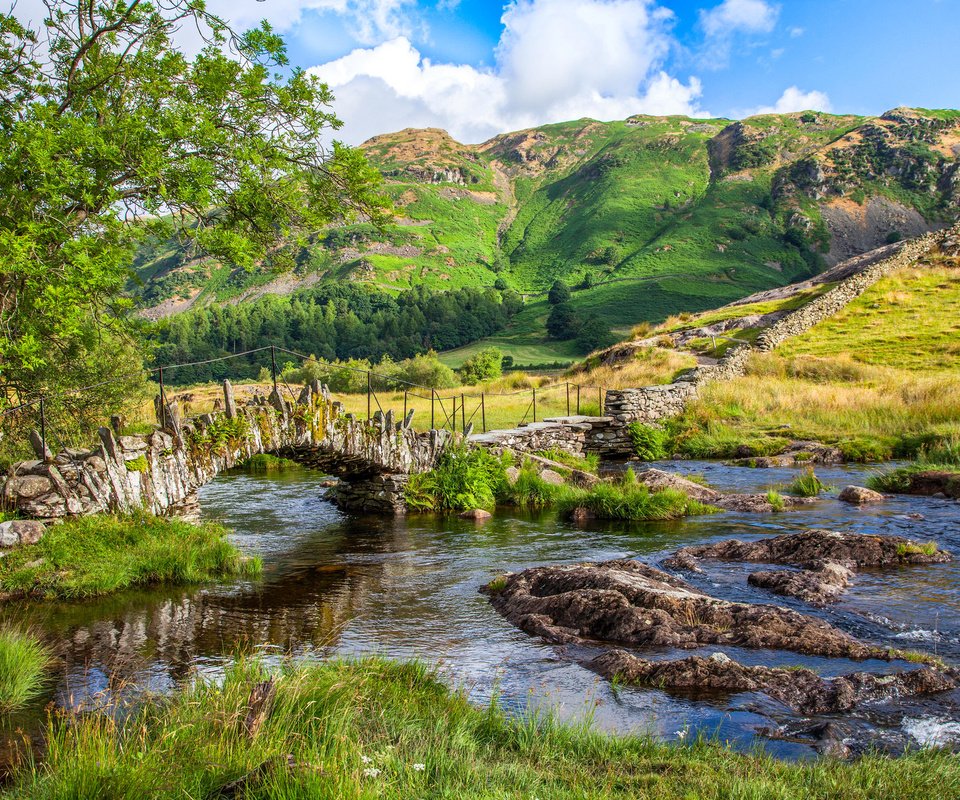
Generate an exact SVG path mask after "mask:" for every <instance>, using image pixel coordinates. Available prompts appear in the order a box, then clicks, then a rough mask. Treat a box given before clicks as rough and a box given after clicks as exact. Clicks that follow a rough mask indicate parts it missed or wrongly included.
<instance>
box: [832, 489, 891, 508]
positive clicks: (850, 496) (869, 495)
mask: <svg viewBox="0 0 960 800" xmlns="http://www.w3.org/2000/svg"><path fill="white" fill-rule="evenodd" d="M837 499H838V500H839V501H841V502H842V503H851V504H853V505H855V506H863V505H866V504H867V503H882V502H883V495H882V494H880V492H875V491H873V489H867V488H865V487H863V486H847V487H845V488H844V490H843V491H842V492H840V494H839V496H838V497H837Z"/></svg>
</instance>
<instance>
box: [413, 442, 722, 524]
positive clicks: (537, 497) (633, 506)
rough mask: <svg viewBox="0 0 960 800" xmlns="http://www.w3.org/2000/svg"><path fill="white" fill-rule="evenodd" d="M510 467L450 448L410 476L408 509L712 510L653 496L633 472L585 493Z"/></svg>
mask: <svg viewBox="0 0 960 800" xmlns="http://www.w3.org/2000/svg"><path fill="white" fill-rule="evenodd" d="M507 466H508V460H507V459H506V458H503V459H498V458H496V457H494V456H492V455H491V454H490V453H489V452H487V451H486V450H483V449H481V448H469V449H468V448H466V447H465V446H459V447H451V448H448V449H447V450H446V451H444V453H443V455H442V456H441V458H440V461H439V462H438V463H437V466H436V467H435V468H434V469H433V470H431V471H430V472H426V473H422V474H419V475H411V476H410V481H409V483H408V484H407V487H406V490H405V499H406V501H407V506H408V508H410V509H411V510H412V511H438V512H457V511H469V510H470V509H474V508H493V507H494V506H495V505H503V506H512V507H515V508H556V509H558V510H560V511H561V512H571V511H573V510H574V509H577V508H583V509H587V510H589V511H590V512H591V513H592V514H593V515H594V516H596V517H598V518H600V519H615V520H632V521H648V520H671V519H679V518H681V517H684V516H689V515H693V514H707V513H710V512H711V511H713V508H712V507H710V506H707V505H705V504H703V503H699V502H697V501H695V500H692V499H691V498H689V497H687V496H686V495H685V494H683V492H679V491H675V490H671V489H666V490H664V491H659V492H651V491H650V490H649V489H648V488H647V487H646V486H644V485H642V484H639V483H637V482H636V479H635V478H634V476H633V473H632V472H629V471H628V473H627V476H626V477H625V478H624V479H623V480H622V481H617V482H614V481H601V482H600V483H598V484H596V485H595V486H593V487H592V488H590V489H584V488H581V487H578V486H573V485H571V484H567V483H564V484H560V485H556V484H553V483H549V482H547V481H545V480H544V479H543V478H542V477H540V475H539V473H538V472H537V470H536V469H535V468H534V466H533V465H532V464H531V463H529V461H528V462H527V463H525V464H523V465H522V466H521V468H520V469H519V472H518V475H517V476H516V478H515V480H514V481H513V482H512V483H511V482H510V481H509V480H508V479H507V475H506V469H507Z"/></svg>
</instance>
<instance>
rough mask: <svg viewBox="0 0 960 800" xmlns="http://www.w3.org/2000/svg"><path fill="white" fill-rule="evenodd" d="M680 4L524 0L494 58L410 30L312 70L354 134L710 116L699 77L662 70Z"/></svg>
mask: <svg viewBox="0 0 960 800" xmlns="http://www.w3.org/2000/svg"><path fill="white" fill-rule="evenodd" d="M671 17H672V15H671V14H670V12H668V11H666V10H664V9H661V8H659V7H657V6H655V5H654V4H653V3H652V2H651V1H650V0H516V2H514V3H513V4H511V5H510V6H508V7H507V9H506V10H505V12H504V14H503V18H502V22H503V25H504V30H503V34H502V36H501V39H500V43H499V45H498V47H497V50H496V62H495V65H494V66H493V67H492V68H489V69H479V68H476V67H473V66H470V65H467V64H435V63H433V62H431V61H430V60H429V59H427V58H424V57H423V56H422V55H421V53H420V52H419V51H418V50H417V49H416V48H415V47H414V46H413V45H412V44H411V43H410V41H409V40H408V39H407V38H406V37H403V36H398V37H396V38H393V39H391V40H390V41H387V42H384V43H383V44H380V45H378V46H376V47H370V48H361V49H357V50H354V51H353V52H351V53H349V54H348V55H346V56H344V57H343V58H339V59H337V60H335V61H332V62H329V63H327V64H322V65H320V66H317V67H312V68H311V69H310V72H311V73H313V74H316V75H318V76H319V77H320V78H321V79H322V80H324V81H325V82H327V83H329V84H330V86H331V88H332V89H333V90H334V93H335V94H336V96H337V102H336V106H335V107H336V111H337V113H338V114H339V116H340V117H341V118H343V120H344V121H345V123H346V126H345V128H344V129H343V131H342V132H341V135H342V136H343V138H344V140H345V141H348V142H352V143H356V142H359V141H362V140H363V139H365V138H368V137H369V136H371V135H374V134H377V133H383V132H386V131H391V130H397V129H399V128H404V127H424V126H432V127H443V128H446V129H447V130H449V131H450V133H451V134H452V135H453V136H454V137H456V138H458V139H460V140H461V141H468V142H476V141H482V140H483V139H486V138H488V137H490V136H492V135H494V134H496V133H501V132H503V131H508V130H516V129H518V128H524V127H529V126H531V125H536V124H540V123H544V122H557V121H561V120H567V119H575V118H579V117H584V116H586V117H596V118H599V119H622V118H624V117H627V116H630V115H631V114H637V113H650V114H689V115H696V116H704V115H705V112H702V111H701V109H700V108H699V107H698V105H697V98H698V97H699V96H700V93H701V86H700V82H699V80H697V79H696V78H690V79H689V81H687V82H686V83H684V82H682V81H680V80H678V79H677V78H675V77H672V76H670V75H668V74H666V73H665V72H663V71H662V69H661V65H662V64H663V62H664V60H665V58H666V56H667V54H668V52H669V50H670V48H671V46H672V43H673V40H672V37H671V35H670V31H669V24H670V22H671Z"/></svg>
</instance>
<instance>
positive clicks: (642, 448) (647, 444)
mask: <svg viewBox="0 0 960 800" xmlns="http://www.w3.org/2000/svg"><path fill="white" fill-rule="evenodd" d="M627 431H628V432H629V434H630V441H631V442H632V443H633V450H634V452H635V453H636V454H637V458H639V459H640V460H641V461H660V460H661V459H664V458H666V457H667V442H668V440H669V435H668V434H667V432H666V431H665V430H662V429H661V428H654V427H652V426H650V425H644V424H643V423H642V422H631V423H630V426H629V427H628V428H627Z"/></svg>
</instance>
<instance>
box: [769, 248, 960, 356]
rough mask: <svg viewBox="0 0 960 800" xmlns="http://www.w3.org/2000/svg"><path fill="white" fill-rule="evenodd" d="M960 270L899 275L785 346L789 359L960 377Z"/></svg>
mask: <svg viewBox="0 0 960 800" xmlns="http://www.w3.org/2000/svg"><path fill="white" fill-rule="evenodd" d="M958 307H960V268H957V267H947V266H928V267H923V266H920V267H916V268H909V269H904V270H899V271H898V272H897V273H895V274H893V275H890V276H887V277H885V278H883V279H882V280H880V281H878V282H877V283H875V284H874V285H873V286H872V287H871V288H869V289H868V290H867V291H866V292H864V294H863V295H861V296H860V297H859V298H857V299H856V300H854V301H853V302H852V303H850V304H849V305H848V306H847V307H846V308H844V309H843V310H842V311H840V312H839V313H837V314H836V315H834V316H832V317H831V318H830V319H827V320H824V321H823V322H821V323H820V324H819V325H816V326H815V327H814V328H812V329H811V330H810V331H808V332H807V333H805V334H804V335H802V336H798V337H796V338H795V339H791V340H789V341H787V342H785V343H784V344H783V345H781V347H780V348H779V350H778V352H779V353H780V354H781V355H783V356H784V357H786V358H791V357H796V356H814V357H818V358H830V357H841V358H847V359H849V360H850V361H852V362H854V363H859V364H871V365H877V366H885V367H894V368H896V369H902V370H909V371H916V372H933V371H945V372H952V373H954V374H957V373H960V323H958V321H957V315H956V309H957V308H958Z"/></svg>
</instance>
